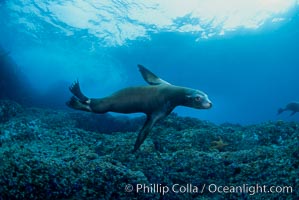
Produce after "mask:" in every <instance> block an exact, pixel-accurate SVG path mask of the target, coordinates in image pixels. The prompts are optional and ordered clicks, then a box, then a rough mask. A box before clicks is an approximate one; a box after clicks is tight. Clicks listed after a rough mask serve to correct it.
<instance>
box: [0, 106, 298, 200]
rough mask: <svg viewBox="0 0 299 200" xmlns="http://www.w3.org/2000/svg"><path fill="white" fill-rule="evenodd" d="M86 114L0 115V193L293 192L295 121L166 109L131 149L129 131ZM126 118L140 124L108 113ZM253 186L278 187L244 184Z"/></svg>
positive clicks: (201, 195) (170, 195)
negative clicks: (226, 120)
mask: <svg viewBox="0 0 299 200" xmlns="http://www.w3.org/2000/svg"><path fill="white" fill-rule="evenodd" d="M9 105H11V104H9ZM16 110H17V109H16ZM16 113H18V112H16ZM93 116H94V115H88V114H85V113H84V115H81V113H77V112H67V111H60V110H50V109H47V110H46V109H39V108H24V109H23V112H22V114H19V115H18V114H16V115H14V117H12V118H9V120H8V121H6V122H5V123H1V124H0V136H1V137H0V155H1V156H0V185H1V187H0V199H298V197H299V194H298V191H297V190H298V187H299V179H298V174H299V163H298V160H299V158H298V155H299V148H298V147H299V139H298V138H299V125H298V123H297V122H283V121H277V122H265V123H261V124H257V125H250V126H240V125H234V124H223V125H215V124H212V123H210V122H206V121H201V120H199V119H193V118H187V117H180V116H177V115H171V116H169V118H166V120H165V121H161V122H160V123H158V124H157V125H156V126H155V127H154V128H153V130H152V132H151V134H150V135H149V137H148V138H147V139H146V140H145V142H144V144H143V145H142V146H141V148H140V150H139V151H137V152H136V153H134V154H133V153H132V150H133V146H134V143H135V140H136V137H137V134H138V132H137V131H128V129H124V131H121V130H120V129H117V130H118V131H115V130H116V129H114V131H110V132H109V131H108V132H104V130H105V129H107V128H109V126H110V125H109V126H108V125H107V123H104V122H107V119H106V118H107V116H105V117H104V118H103V119H101V118H100V117H99V118H97V120H103V121H102V122H101V123H99V124H101V125H100V126H105V127H103V128H102V129H101V127H100V128H95V129H94V127H92V128H89V127H88V126H89V125H92V124H93V125H92V126H94V125H95V123H96V120H91V121H90V122H86V126H84V124H83V121H88V120H90V119H91V118H92V117H93ZM102 117H103V116H102ZM110 117H111V118H110ZM78 120H83V121H82V122H80V123H82V124H81V125H80V126H78ZM127 120H129V121H130V123H135V122H136V127H137V126H138V127H139V128H140V124H141V125H142V120H144V118H137V119H124V118H119V119H118V118H117V117H114V116H113V117H112V116H109V119H108V121H109V123H112V122H113V123H114V122H115V123H118V124H120V125H121V126H119V127H123V126H124V123H123V122H125V121H127ZM89 123H90V124H89ZM113 123H112V124H113ZM98 126H99V125H98ZM111 126H112V125H111ZM119 127H118V128H119ZM128 127H131V125H130V124H128ZM137 130H138V128H137ZM107 133H108V134H107ZM257 185H261V186H265V188H268V187H269V186H277V188H276V189H277V190H278V189H281V190H278V191H277V192H271V193H270V192H269V191H268V192H267V191H265V192H264V191H258V190H255V191H253V189H256V188H254V187H255V186H257ZM203 186H205V187H203ZM225 186H227V187H229V188H230V191H227V190H225V191H224V187H225ZM233 188H239V189H242V190H243V191H239V192H236V191H234V190H233ZM252 188H253V189H252ZM217 189H218V190H217ZM268 189H269V188H268Z"/></svg>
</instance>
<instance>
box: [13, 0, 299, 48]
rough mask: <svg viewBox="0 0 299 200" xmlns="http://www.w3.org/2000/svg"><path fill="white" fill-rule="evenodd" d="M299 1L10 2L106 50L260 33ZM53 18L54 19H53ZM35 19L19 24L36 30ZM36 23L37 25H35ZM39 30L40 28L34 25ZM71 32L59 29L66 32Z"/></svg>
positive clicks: (128, 0)
mask: <svg viewBox="0 0 299 200" xmlns="http://www.w3.org/2000/svg"><path fill="white" fill-rule="evenodd" d="M298 2H299V1H298V0H226V1H223V0H200V1H199V0H188V1H181V0H172V1H168V0H160V1H155V0H142V1H141V0H139V1H138V0H137V1H136V0H127V1H108V0H100V1H98V0H70V1H62V0H56V1H50V2H43V1H37V0H33V1H30V2H28V1H20V0H12V1H9V3H8V5H9V7H10V9H12V10H13V11H14V12H18V13H20V14H22V13H23V14H24V13H27V14H29V13H30V16H31V17H32V15H36V17H37V19H39V20H40V23H42V22H46V23H48V24H50V25H51V26H54V27H55V28H58V29H60V31H61V32H63V33H65V34H67V35H73V34H74V33H76V32H77V31H80V30H86V31H87V32H88V34H90V35H91V36H95V37H97V38H99V39H100V40H101V41H104V43H105V44H106V45H107V46H115V45H124V44H125V43H126V41H128V40H134V39H137V38H141V37H146V38H149V35H150V33H157V32H188V33H192V34H195V35H198V39H199V40H200V39H203V38H204V39H207V38H210V37H212V36H217V35H224V34H226V33H227V32H228V31H229V32H232V31H236V30H238V29H240V28H245V29H257V28H259V27H261V26H262V25H264V24H265V22H271V23H278V22H281V21H284V20H286V17H287V15H286V14H287V12H288V11H289V10H291V9H292V8H295V7H296V6H297V5H298V4H299V3H298ZM49 13H50V17H49ZM31 17H30V18H29V19H24V18H22V19H20V18H18V21H19V23H22V24H24V25H27V26H28V28H30V29H31V30H34V27H32V26H34V24H33V23H32V19H31ZM35 21H36V20H35ZM35 25H36V26H38V24H35ZM65 26H67V28H61V27H65Z"/></svg>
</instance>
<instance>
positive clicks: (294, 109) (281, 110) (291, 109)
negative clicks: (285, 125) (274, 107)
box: [277, 102, 299, 116]
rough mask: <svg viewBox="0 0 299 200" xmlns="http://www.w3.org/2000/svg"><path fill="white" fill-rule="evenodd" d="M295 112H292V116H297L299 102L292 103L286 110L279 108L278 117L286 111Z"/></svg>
mask: <svg viewBox="0 0 299 200" xmlns="http://www.w3.org/2000/svg"><path fill="white" fill-rule="evenodd" d="M287 110H289V111H293V112H291V114H290V116H292V115H295V114H296V112H299V102H291V103H289V104H287V105H286V106H285V108H279V109H278V112H277V115H279V114H281V113H282V112H284V111H287Z"/></svg>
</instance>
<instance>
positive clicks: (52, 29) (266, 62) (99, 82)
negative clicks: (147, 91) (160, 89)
mask: <svg viewBox="0 0 299 200" xmlns="http://www.w3.org/2000/svg"><path fill="white" fill-rule="evenodd" d="M161 2H162V3H161ZM190 2H193V1H190ZM190 2H189V3H190ZM231 2H232V3H233V2H234V1H231ZM252 2H254V1H252ZM277 2H282V4H281V5H280V4H279V3H278V5H279V7H280V8H281V10H277V9H274V8H273V10H270V11H269V10H267V9H270V8H272V7H271V6H273V5H272V4H271V1H270V4H269V5H267V6H266V7H265V9H266V8H267V9H266V10H265V12H263V11H261V12H257V13H254V12H253V14H251V13H250V12H249V11H248V12H249V14H248V15H246V16H238V14H240V13H242V12H235V14H233V15H232V16H230V15H228V16H224V17H223V16H217V14H218V13H220V14H222V13H221V6H219V5H214V4H212V3H211V5H208V8H211V9H212V11H214V12H215V13H212V14H211V15H213V14H214V15H213V16H210V15H208V14H207V13H205V12H204V11H205V10H204V9H200V3H199V4H196V5H195V6H192V5H191V6H190V5H189V7H188V3H185V4H186V7H181V9H179V8H180V6H176V5H175V4H176V3H177V1H174V2H172V3H170V1H169V3H167V2H164V1H143V2H142V3H138V2H137V3H136V2H135V1H107V2H106V1H83V0H82V1H80V0H73V1H58V0H54V1H51V2H40V1H35V0H31V1H21V0H11V1H1V2H0V27H1V29H0V30H1V31H0V46H2V47H3V48H4V49H5V50H6V51H8V52H9V56H10V57H11V58H12V59H13V60H14V61H15V63H16V64H17V65H18V67H19V70H20V71H22V72H23V73H24V75H25V77H26V78H28V80H29V82H30V83H31V85H32V88H33V89H34V90H36V91H37V92H38V93H41V94H47V93H48V91H52V92H54V93H55V90H56V89H59V92H58V91H57V95H56V96H54V97H53V96H51V98H48V99H49V102H44V103H43V104H46V105H47V106H48V107H51V106H52V105H51V102H52V101H51V100H52V99H53V98H54V99H55V100H56V103H57V102H60V103H61V108H65V106H64V102H65V101H66V100H67V98H68V97H69V96H70V94H69V91H68V85H70V84H71V83H72V81H74V80H75V79H77V78H78V79H79V81H80V82H81V87H82V90H83V91H84V92H85V93H86V95H87V96H91V97H102V96H105V95H108V94H110V93H112V92H114V91H116V90H118V89H121V88H123V87H127V86H135V85H145V84H146V83H145V82H144V80H143V79H142V77H141V76H140V74H139V72H138V70H137V64H142V65H144V66H146V67H147V68H149V69H150V70H151V71H153V72H154V73H155V74H157V75H158V76H160V77H161V78H163V79H164V80H166V81H168V82H170V83H172V84H175V85H180V86H187V87H191V88H195V89H199V90H202V91H204V92H205V93H207V94H208V95H209V98H210V99H211V101H213V108H212V109H210V110H194V109H191V108H183V107H180V108H177V109H176V110H175V112H177V113H179V114H180V115H183V116H192V117H197V118H200V119H202V120H209V121H211V122H215V123H225V122H230V123H240V124H252V123H259V122H264V121H268V120H279V119H282V120H295V121H298V117H299V114H296V115H294V116H292V117H288V114H287V113H284V114H282V115H279V116H277V115H276V113H277V109H278V108H280V107H283V106H285V104H287V103H289V102H291V101H299V93H298V92H299V78H298V74H299V56H298V52H299V45H298V44H299V12H298V5H299V3H298V2H297V1H296V0H288V1H283V0H282V1H276V3H277ZM159 3H161V5H160V4H159ZM268 3H269V2H268ZM249 4H250V3H249ZM196 6H199V8H198V10H197V7H196ZM203 6H207V5H203ZM213 6H215V8H214V9H213ZM237 6H240V5H239V4H236V7H237ZM282 6H285V7H282ZM224 7H225V6H224ZM231 7H232V8H234V4H232V5H231ZM172 8H173V9H174V10H175V11H172V10H171V9H172ZM175 8H176V9H175ZM188 8H194V9H193V10H192V11H190V13H189V11H188ZM249 8H251V7H249ZM249 8H247V9H246V8H245V10H248V9H249ZM258 8H259V9H261V8H260V7H258ZM159 9H160V10H159ZM223 9H225V8H223ZM242 9H244V8H243V7H241V8H240V10H241V11H242ZM219 10H220V11H219ZM253 10H254V8H253ZM228 11H229V10H228ZM246 13H247V12H246ZM265 13H266V14H265ZM143 14H144V16H142V15H143ZM220 14H219V15H220ZM259 14H261V15H259ZM235 15H236V16H235ZM240 15H241V14H240ZM242 17H244V21H246V20H247V21H246V22H244V21H242V20H238V19H243V18H242ZM263 17H264V18H263ZM225 20H227V21H225ZM247 22H248V23H247ZM198 26H200V28H198ZM190 27H191V28H190Z"/></svg>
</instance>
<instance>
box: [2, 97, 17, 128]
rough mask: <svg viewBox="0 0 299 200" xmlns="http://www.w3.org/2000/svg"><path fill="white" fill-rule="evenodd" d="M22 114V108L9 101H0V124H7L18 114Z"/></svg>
mask: <svg viewBox="0 0 299 200" xmlns="http://www.w3.org/2000/svg"><path fill="white" fill-rule="evenodd" d="M20 112H22V107H21V106H20V105H19V104H18V103H16V102H14V101H9V100H0V123H3V122H7V121H8V120H9V119H11V118H12V117H14V116H16V115H17V114H18V113H20Z"/></svg>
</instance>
